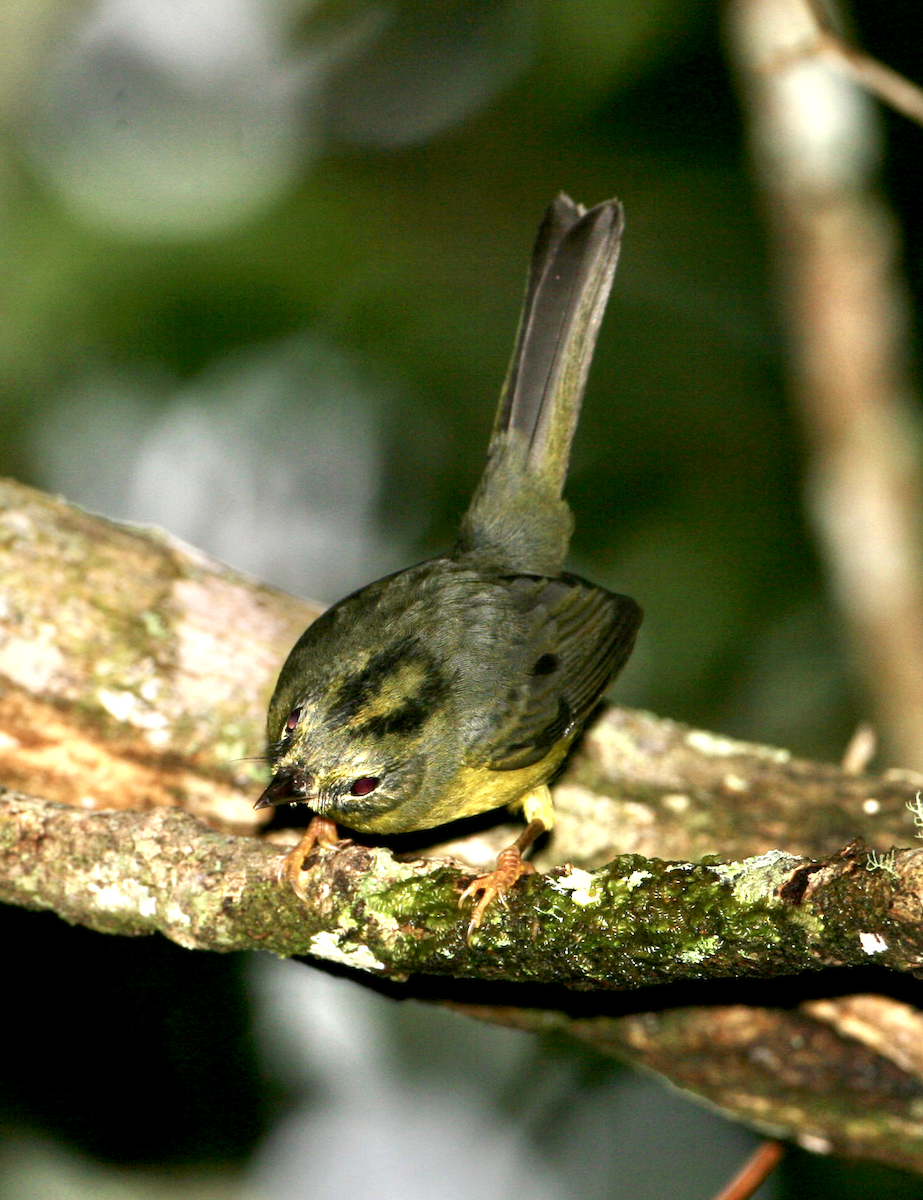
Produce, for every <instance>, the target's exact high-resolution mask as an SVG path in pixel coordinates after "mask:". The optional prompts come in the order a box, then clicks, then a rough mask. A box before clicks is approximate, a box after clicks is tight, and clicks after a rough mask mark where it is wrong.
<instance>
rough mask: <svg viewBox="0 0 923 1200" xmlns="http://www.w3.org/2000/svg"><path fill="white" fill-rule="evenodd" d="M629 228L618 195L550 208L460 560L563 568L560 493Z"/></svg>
mask: <svg viewBox="0 0 923 1200" xmlns="http://www.w3.org/2000/svg"><path fill="white" fill-rule="evenodd" d="M623 225H624V219H623V214H622V206H621V204H619V202H618V201H617V200H608V201H606V202H605V203H603V204H598V205H597V206H596V207H595V208H591V209H590V210H589V211H587V210H585V209H584V208H583V206H582V205H579V204H575V203H574V202H573V201H572V200H570V199H569V198H568V197H567V196H565V195H563V194H562V195H560V196H558V198H557V199H556V200H554V201H553V202H552V203H551V204H550V205H549V207H548V210H547V212H546V213H545V218H544V220H543V221H542V225H541V228H540V229H539V232H538V237H537V239H536V242H535V249H534V250H533V253H532V262H531V265H530V267H529V276H528V280H527V282H526V295H525V301H524V304H523V310H522V316H521V318H520V322H519V332H518V335H517V338H516V348H515V350H514V351H513V358H512V361H511V362H510V368H509V372H508V373H507V377H506V383H505V384H504V387H503V391H502V393H501V395H500V404H499V406H498V408H497V416H496V420H495V423H494V429H493V434H492V436H491V441H490V446H489V449H488V458H487V467H486V468H485V471H484V474H483V476H482V478H481V482H480V483H479V484H478V488H477V491H476V492H475V495H474V499H473V500H472V502H471V505H470V507H469V509H468V511H467V513H466V514H465V516H464V519H463V521H462V525H461V531H460V534H459V540H458V543H457V545H456V548H455V555H456V556H457V557H464V558H465V559H471V560H472V561H476V562H478V563H481V564H485V565H486V564H492V565H496V566H498V567H500V568H502V569H509V570H513V571H525V572H530V573H535V574H543V575H545V574H547V575H554V574H557V572H558V571H560V570H561V567H562V566H563V564H564V557H565V555H566V553H567V545H568V542H569V540H570V535H571V530H572V527H573V519H572V517H571V513H570V509H569V508H568V506H567V503H566V501H564V500H562V498H561V492H562V489H563V487H564V480H565V478H566V475H567V464H568V460H569V458H570V446H571V441H572V440H573V436H574V430H575V429H576V427H577V418H578V416H579V414H580V404H581V401H582V400H583V392H584V388H585V387H586V380H587V375H588V373H589V369H590V362H591V360H592V358H593V350H594V347H595V345H596V335H597V333H598V331H599V326H600V322H601V321H602V316H603V312H604V311H605V307H606V301H607V300H608V298H609V291H610V289H611V287H612V279H613V276H614V275H615V267H616V264H617V262H618V256H619V246H620V243H621V236H622V229H623Z"/></svg>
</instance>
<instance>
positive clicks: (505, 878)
mask: <svg viewBox="0 0 923 1200" xmlns="http://www.w3.org/2000/svg"><path fill="white" fill-rule="evenodd" d="M534 873H535V867H533V866H532V864H531V863H530V862H523V858H522V851H521V849H520V848H519V846H518V845H517V844H516V843H514V844H513V845H512V846H507V848H506V849H505V850H501V851H500V853H499V854H498V855H497V865H496V867H495V868H494V869H493V870H492V871H491V872H490V874H489V875H480V876H478V878H477V879H472V880H471V882H470V883H469V884H468V886H467V887H466V888H465V890H464V891H463V892H462V894H461V896H460V897H459V899H458V907H459V908H461V907H462V905H463V904H464V903H465V901H466V900H473V899H474V897H475V896H477V895H478V893H481V898H480V900H478V902H477V904H476V905H475V906H474V912H473V913H472V914H471V920H470V921H469V922H468V933H467V935H466V940H467V942H468V944H469V945H470V944H471V937H472V934H473V933H474V931H475V930H476V929H477V928H478V926H479V925H480V924H481V921H482V920H483V919H484V913H485V912H486V911H487V909H488V908H489V907H490V905H491V904H493V902H494V901H495V900H499V902H500V903H501V904H505V903H506V893H507V892H508V891H509V890H510V888H511V887H512V886H513V884H514V883H515V882H516V880H517V879H520V878H521V877H522V876H523V875H533V874H534Z"/></svg>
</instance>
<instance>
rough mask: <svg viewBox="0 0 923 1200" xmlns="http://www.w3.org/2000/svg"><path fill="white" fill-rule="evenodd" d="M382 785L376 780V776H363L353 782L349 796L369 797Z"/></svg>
mask: <svg viewBox="0 0 923 1200" xmlns="http://www.w3.org/2000/svg"><path fill="white" fill-rule="evenodd" d="M380 783H381V780H380V779H376V777H375V776H374V775H363V776H361V778H359V779H354V780H353V781H352V783H351V784H350V788H349V794H350V795H351V796H367V795H368V794H369V792H374V791H375V789H376V788H377V787H378V785H379V784H380Z"/></svg>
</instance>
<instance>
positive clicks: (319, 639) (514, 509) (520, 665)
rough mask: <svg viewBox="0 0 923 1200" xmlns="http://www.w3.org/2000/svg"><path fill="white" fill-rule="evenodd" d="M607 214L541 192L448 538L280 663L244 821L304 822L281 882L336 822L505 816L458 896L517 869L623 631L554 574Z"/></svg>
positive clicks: (598, 310) (546, 821) (623, 605)
mask: <svg viewBox="0 0 923 1200" xmlns="http://www.w3.org/2000/svg"><path fill="white" fill-rule="evenodd" d="M622 228H623V216H622V208H621V205H620V204H619V203H618V202H617V201H615V200H611V201H607V202H606V203H604V204H600V205H598V206H597V207H595V208H592V209H590V210H589V211H586V210H585V209H584V208H583V207H582V206H581V205H578V204H574V203H573V201H571V200H570V199H569V198H568V197H567V196H564V195H560V196H559V197H558V198H557V199H556V200H555V201H554V202H553V203H552V204H551V205H550V206H549V208H548V210H547V212H546V214H545V217H544V220H543V222H542V225H541V228H540V229H539V233H538V238H537V240H536V244H535V249H534V251H533V255H532V263H531V267H530V270H529V275H528V279H527V284H526V295H525V303H524V307H523V312H522V316H521V318H520V324H519V332H518V335H517V340H516V346H515V349H514V352H513V358H512V362H511V364H510V368H509V372H508V374H507V378H506V383H505V385H504V387H503V391H502V393H501V396H500V404H499V408H498V410H497V416H496V420H495V422H494V429H493V434H492V436H491V440H490V445H489V447H488V453H487V466H486V467H485V470H484V474H483V476H482V478H481V481H480V483H479V484H478V487H477V490H476V491H475V494H474V497H473V499H472V501H471V504H470V507H469V508H468V511H467V513H466V514H465V516H464V518H463V520H462V523H461V530H460V532H459V536H458V541H457V542H456V544H455V548H454V549H453V550H452V552H451V553H450V554H449V555H447V556H446V557H444V558H433V559H430V560H429V561H427V562H424V563H420V564H419V565H418V566H415V567H410V568H409V569H408V570H406V571H399V572H398V573H397V574H395V575H389V576H388V577H387V578H385V579H380V580H378V581H377V582H376V583H371V584H369V585H368V586H367V587H364V588H362V589H361V590H360V591H358V592H353V594H352V595H350V596H347V597H346V598H345V599H344V600H340V601H339V603H337V604H335V605H333V607H332V608H329V609H328V610H327V611H326V612H325V613H324V614H323V615H322V616H321V617H319V618H318V619H317V620H316V621H315V622H314V623H313V625H311V626H310V627H309V628H308V629H307V630H306V631H305V632H304V633H303V634H302V636H301V638H300V639H299V641H298V643H297V644H296V645H295V647H294V649H293V650H292V652H291V653H290V654H289V656H288V659H287V660H286V662H285V665H284V666H283V668H282V672H281V674H280V676H279V681H278V683H277V684H276V689H275V693H274V695H273V697H272V701H271V703H270V706H269V718H268V736H269V747H270V758H271V762H272V767H273V776H272V780H271V781H270V783H269V786H268V787H267V788H266V790H265V791H264V792H263V794H262V796H261V797H260V798H259V800H258V801H257V802H256V807H257V808H265V807H267V806H270V805H277V804H286V803H291V802H301V803H304V804H307V805H309V806H310V808H311V809H312V810H313V812H314V813H315V816H314V817H313V819H312V821H311V822H310V824H309V825H308V828H307V830H306V832H305V835H304V837H303V838H302V839H301V841H300V842H299V844H298V846H297V847H295V849H294V850H293V851H291V852H290V853H289V854H288V855H287V857H286V860H285V867H284V871H285V875H286V876H287V878H288V879H289V881H290V882H291V884H292V886H293V887H294V888H295V890H296V891H297V892H298V893H299V894H300V895H301V896H302V898H304V893H303V891H302V889H301V887H300V883H299V879H300V872H301V870H302V867H303V865H304V861H305V858H306V857H307V855H308V853H309V852H310V850H311V849H312V847H313V846H314V845H315V843H316V842H321V843H324V844H333V843H335V842H336V840H337V829H336V826H337V823H340V824H342V825H346V826H348V827H349V828H350V829H355V830H359V831H361V832H363V833H383V834H390V833H405V832H409V831H410V830H417V829H428V828H430V827H432V826H434V825H442V824H444V823H445V822H447V821H454V820H456V819H457V818H459V817H469V816H472V815H474V814H475V813H481V812H485V811H487V810H488V809H492V808H498V807H500V806H502V805H507V806H509V807H511V808H514V809H520V810H521V811H522V813H523V814H524V816H525V820H526V827H525V829H524V831H523V833H522V834H521V835H520V837H518V838H517V839H516V841H515V842H514V843H513V845H511V846H509V847H508V848H507V849H506V850H504V851H503V852H502V853H501V854H500V855H499V857H498V859H497V866H496V869H495V870H494V871H492V872H491V873H489V874H488V875H484V876H481V877H479V878H477V879H475V880H473V881H472V883H471V884H470V885H469V886H468V887H467V888H466V889H465V891H464V892H463V893H462V897H461V900H460V904H463V903H465V902H466V901H468V900H474V899H475V898H478V897H479V899H477V903H476V905H475V907H474V910H473V913H472V916H471V920H470V923H469V928H468V936H469V939H470V937H471V934H472V933H473V931H474V930H475V929H476V928H477V927H478V925H479V924H480V922H481V919H482V917H483V914H484V912H485V910H486V909H487V907H488V906H489V905H490V903H491V902H492V901H493V900H494V899H495V898H496V897H498V896H500V897H502V896H503V895H504V893H505V892H507V891H508V890H509V888H510V887H512V885H513V884H514V883H515V882H516V880H517V879H518V878H519V877H520V876H521V875H522V874H524V873H526V872H528V871H531V870H532V869H533V868H532V867H531V865H530V864H529V863H526V862H524V861H523V858H522V855H523V852H524V851H525V850H526V849H527V848H528V847H529V846H530V845H531V844H532V842H533V841H534V840H535V839H536V837H538V836H539V834H541V833H542V832H543V831H545V830H548V829H551V828H552V826H553V825H554V809H553V807H552V802H551V793H550V791H549V789H548V780H549V779H550V778H551V777H552V775H554V773H555V771H557V769H558V767H559V766H560V765H561V763H562V761H563V759H564V757H565V755H566V754H567V751H568V749H569V747H570V745H571V743H572V742H573V740H574V738H575V737H576V736H577V734H578V733H579V732H580V730H581V728H582V727H583V724H584V722H585V721H586V720H587V718H588V717H589V716H590V714H591V712H592V711H593V709H594V708H595V706H596V705H597V703H598V702H599V700H600V698H601V696H602V694H603V692H604V691H605V690H606V688H607V687H608V685H609V682H610V680H611V679H612V678H613V677H614V676H615V675H616V674H617V673H618V671H619V670H620V668H621V667H622V666H623V664H624V663H625V660H626V659H627V658H628V655H629V654H630V652H631V648H632V645H633V644H634V640H635V634H636V633H637V630H638V626H639V625H640V623H641V609H640V608H639V607H638V605H637V604H636V603H635V602H634V600H631V599H630V598H629V597H627V596H619V595H615V594H613V593H612V592H607V591H604V590H603V589H602V588H600V587H595V586H594V585H593V584H591V583H587V582H586V581H585V580H583V579H578V578H577V576H576V575H570V574H568V573H566V572H565V571H563V570H562V568H563V565H564V558H565V555H566V553H567V547H568V542H569V540H570V535H571V531H572V528H573V518H572V516H571V512H570V509H569V508H568V506H567V503H566V502H565V501H564V500H563V499H562V498H561V492H562V489H563V486H564V480H565V477H566V475H567V463H568V458H569V455H570V445H571V441H572V439H573V435H574V430H575V428H576V425H577V417H578V415H579V411H580V403H581V400H582V399H583V392H584V387H585V384H586V378H587V373H588V371H589V367H590V360H591V359H592V356H593V349H594V346H595V343H596V335H597V332H598V330H599V325H600V322H601V320H602V315H603V311H604V309H605V306H606V301H607V299H608V296H609V290H610V288H611V286H612V279H613V276H614V274H615V267H616V262H617V260H618V253H619V244H620V240H621V234H622Z"/></svg>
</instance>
